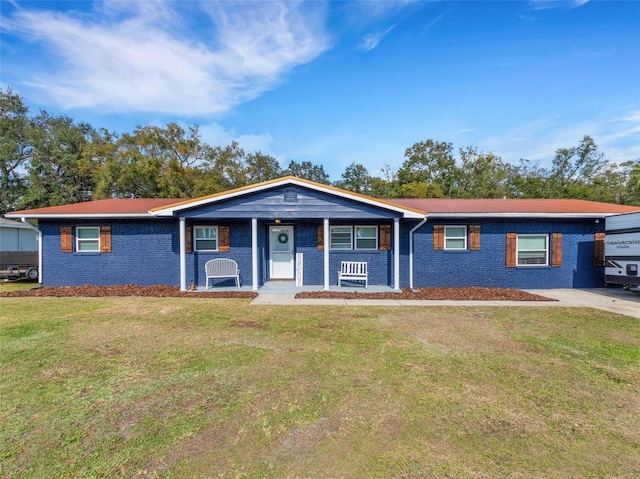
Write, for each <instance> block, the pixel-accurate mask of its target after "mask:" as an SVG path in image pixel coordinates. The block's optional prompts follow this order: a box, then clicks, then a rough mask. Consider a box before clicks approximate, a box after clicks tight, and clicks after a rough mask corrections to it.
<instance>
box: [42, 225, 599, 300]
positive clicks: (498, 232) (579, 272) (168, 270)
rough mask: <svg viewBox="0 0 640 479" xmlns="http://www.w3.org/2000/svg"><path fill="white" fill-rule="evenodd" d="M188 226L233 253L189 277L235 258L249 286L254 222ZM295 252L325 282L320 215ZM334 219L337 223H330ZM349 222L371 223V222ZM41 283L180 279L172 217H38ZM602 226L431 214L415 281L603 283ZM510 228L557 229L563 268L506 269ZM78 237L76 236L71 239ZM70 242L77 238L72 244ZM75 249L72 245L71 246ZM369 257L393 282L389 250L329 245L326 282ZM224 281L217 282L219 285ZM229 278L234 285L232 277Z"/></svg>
mask: <svg viewBox="0 0 640 479" xmlns="http://www.w3.org/2000/svg"><path fill="white" fill-rule="evenodd" d="M107 224H108V225H110V226H111V228H112V229H111V242H112V252H111V253H75V252H74V253H62V252H61V251H60V226H73V227H74V234H75V226H104V225H107ZM189 224H190V225H191V224H220V225H228V226H229V227H230V251H229V252H225V253H222V252H214V253H202V252H193V253H190V254H188V255H187V257H186V266H187V283H190V282H191V281H192V280H193V281H194V282H195V283H196V284H197V285H199V286H203V285H204V282H205V275H204V264H205V263H206V261H208V260H209V259H211V258H216V257H226V258H231V259H234V260H235V261H237V262H238V266H239V268H240V274H241V279H242V283H243V284H244V285H245V286H251V281H252V278H251V271H252V270H251V221H250V220H236V221H234V220H224V221H213V220H209V221H207V222H202V223H200V222H194V223H189ZM292 224H294V226H295V246H296V253H302V254H303V255H304V284H305V285H322V284H323V283H324V276H323V264H324V252H323V251H320V250H318V249H317V244H316V242H317V229H318V226H319V225H320V224H321V221H318V220H309V221H296V222H293V223H292ZM332 224H337V223H335V222H332ZM349 224H373V223H372V222H371V221H368V222H364V223H359V222H351V223H349ZM416 224H417V221H412V222H406V223H405V222H403V223H402V224H401V231H400V250H401V253H400V274H401V278H400V285H401V287H408V286H409V231H410V229H411V228H412V227H414V226H415V225H416ZM435 224H443V225H453V224H463V225H467V226H469V225H472V224H473V225H480V227H481V233H480V250H479V251H434V250H433V226H434V225H435ZM39 228H40V229H41V230H42V235H43V257H44V262H45V264H44V268H43V271H42V280H43V284H44V285H45V286H80V285H83V284H97V285H111V284H127V283H133V284H140V285H153V284H167V285H173V286H178V285H179V283H180V271H179V265H180V257H179V256H180V255H179V234H178V221H177V219H149V220H146V219H141V220H109V221H104V220H103V221H86V220H83V221H76V222H69V221H62V222H55V221H50V220H41V221H40V224H39ZM601 231H602V224H596V223H595V222H594V221H593V220H563V221H559V220H545V219H529V220H517V221H515V220H490V221H489V220H472V221H459V220H456V221H446V220H431V219H430V220H429V221H428V222H427V223H426V224H425V225H424V226H422V227H421V228H420V229H419V230H417V231H416V233H415V234H414V237H413V239H414V286H415V287H428V286H433V287H437V286H494V287H513V288H520V289H536V288H588V287H600V286H602V285H603V274H604V272H603V268H601V267H595V266H593V238H594V233H596V232H601ZM507 233H519V234H525V233H539V234H551V233H562V235H563V261H562V267H560V268H552V267H551V266H543V267H537V266H532V267H518V268H507V267H506V234H507ZM267 236H268V223H266V222H261V221H260V222H258V262H259V266H258V283H259V286H261V285H262V284H264V282H266V281H267V280H268V274H269V271H268V249H267ZM74 239H75V238H74ZM74 246H75V244H74ZM74 249H75V247H74ZM344 260H348V261H367V262H368V263H369V283H370V284H372V285H373V284H376V285H387V286H392V285H393V251H331V254H330V284H332V285H334V284H336V282H337V271H338V270H339V268H340V261H344ZM218 284H221V283H218ZM229 284H233V283H232V282H231V281H229Z"/></svg>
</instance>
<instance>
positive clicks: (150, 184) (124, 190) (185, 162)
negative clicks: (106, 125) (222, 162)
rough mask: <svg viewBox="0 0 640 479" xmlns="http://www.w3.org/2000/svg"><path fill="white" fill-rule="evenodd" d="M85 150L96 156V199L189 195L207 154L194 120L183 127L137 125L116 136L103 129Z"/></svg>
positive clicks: (207, 149) (184, 196)
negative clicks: (127, 131) (188, 125)
mask: <svg viewBox="0 0 640 479" xmlns="http://www.w3.org/2000/svg"><path fill="white" fill-rule="evenodd" d="M89 151H90V152H91V154H92V155H94V156H96V157H97V158H99V159H100V164H101V167H100V170H99V171H98V172H96V197H100V198H111V197H115V198H142V197H144V198H188V197H192V196H194V194H195V193H196V191H197V183H198V181H200V177H201V176H202V175H201V172H200V171H199V168H200V167H201V166H202V165H204V164H206V162H207V161H209V159H210V157H211V156H212V149H211V147H210V146H209V145H207V144H206V143H204V142H202V140H201V137H200V132H199V128H198V126H197V125H195V126H190V127H188V129H187V130H185V129H183V128H182V127H181V126H180V125H178V124H176V123H169V124H168V125H166V126H165V127H158V126H145V127H137V128H136V129H135V130H134V132H133V134H124V135H122V136H120V137H119V138H117V137H116V136H115V135H113V134H111V133H108V132H105V131H104V130H103V131H102V135H101V136H100V137H98V138H97V139H96V142H95V143H94V145H92V147H90V148H89Z"/></svg>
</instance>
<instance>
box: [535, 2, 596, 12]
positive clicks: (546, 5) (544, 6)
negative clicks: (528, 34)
mask: <svg viewBox="0 0 640 479" xmlns="http://www.w3.org/2000/svg"><path fill="white" fill-rule="evenodd" d="M587 3H589V0H529V5H530V6H531V8H532V9H533V10H548V9H550V8H563V9H565V10H570V9H572V8H577V7H581V6H582V5H585V4H587Z"/></svg>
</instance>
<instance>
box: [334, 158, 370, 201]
mask: <svg viewBox="0 0 640 479" xmlns="http://www.w3.org/2000/svg"><path fill="white" fill-rule="evenodd" d="M372 182H373V178H372V177H371V175H369V171H367V169H366V168H365V167H364V166H363V165H361V164H360V163H356V162H353V163H351V164H350V165H349V166H347V167H346V168H345V170H344V172H343V173H342V179H341V180H339V181H336V183H335V186H337V187H338V188H342V189H345V190H349V191H353V192H355V193H360V194H363V195H370V194H371V193H372V190H373V185H372Z"/></svg>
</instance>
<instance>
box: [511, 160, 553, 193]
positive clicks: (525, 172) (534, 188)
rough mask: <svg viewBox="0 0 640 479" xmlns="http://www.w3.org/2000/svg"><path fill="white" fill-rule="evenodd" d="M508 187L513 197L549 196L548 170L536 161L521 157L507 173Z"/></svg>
mask: <svg viewBox="0 0 640 479" xmlns="http://www.w3.org/2000/svg"><path fill="white" fill-rule="evenodd" d="M509 176H510V178H509V181H508V184H509V189H510V191H511V196H512V197H514V198H550V197H551V191H550V190H549V188H548V181H549V171H548V170H547V169H545V168H542V167H541V166H540V165H539V164H538V163H537V162H534V161H531V160H527V159H521V160H520V163H519V165H518V166H515V167H513V168H512V169H511V170H510V173H509Z"/></svg>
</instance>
